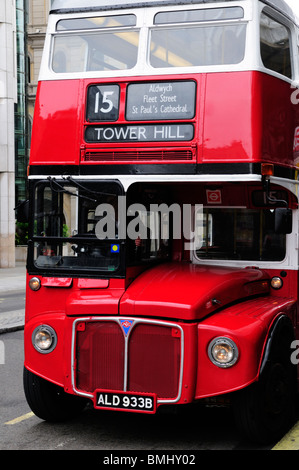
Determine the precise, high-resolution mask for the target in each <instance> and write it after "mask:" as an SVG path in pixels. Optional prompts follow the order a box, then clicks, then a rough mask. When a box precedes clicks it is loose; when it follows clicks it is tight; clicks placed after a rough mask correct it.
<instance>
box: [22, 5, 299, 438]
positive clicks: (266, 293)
mask: <svg viewBox="0 0 299 470" xmlns="http://www.w3.org/2000/svg"><path fill="white" fill-rule="evenodd" d="M298 38H299V29H298V26H297V25H296V19H295V17H294V15H293V13H292V11H291V10H290V8H289V7H288V6H287V5H286V4H285V3H284V1H283V0H237V1H233V0H232V1H230V0H226V1H214V0H181V1H179V2H176V1H174V0H153V1H148V0H137V1H136V0H88V1H83V0H54V1H52V6H51V11H50V15H49V23H48V29H47V34H46V39H45V45H44V52H43V58H42V63H41V69H40V77H39V83H38V90H37V97H36V105H35V113H34V122H33V130H32V140H31V154H30V163H29V168H28V183H29V242H28V260H27V292H26V318H25V331H24V342H25V364H24V390H25V394H26V398H27V401H28V403H29V405H30V407H31V409H32V410H33V412H34V413H35V414H36V415H37V416H38V417H40V418H41V419H44V420H49V421H55V420H60V421H61V420H65V419H68V418H70V417H71V416H74V414H76V413H78V412H79V411H82V410H83V409H84V407H85V406H86V404H87V403H89V405H91V406H93V407H94V408H95V409H97V410H99V413H100V412H101V410H119V411H120V412H122V411H125V412H130V413H133V412H139V413H159V412H160V411H161V410H163V408H164V409H165V408H166V407H170V406H171V407H173V406H176V407H180V410H182V411H183V407H184V405H185V408H186V405H191V404H192V406H193V405H194V406H195V407H196V406H200V405H207V404H209V403H217V402H218V403H219V404H221V403H222V404H223V403H225V404H228V405H229V406H231V408H232V410H233V413H234V416H235V420H236V426H238V428H240V429H241V430H242V432H244V434H245V436H247V437H248V438H250V439H253V440H256V441H258V442H272V441H275V440H277V439H279V438H280V437H281V436H282V435H283V433H285V432H286V430H287V429H289V428H290V426H291V425H292V423H293V421H294V419H296V403H297V402H296V400H297V398H298V395H297V393H298V362H299V361H298V345H299V324H298V323H299V313H298V289H299V281H298V259H299V258H298V257H299V252H298V250H299V238H298V225H299V220H298V170H297V161H298V158H299V107H298V102H299V90H298V87H299V54H298V47H299V40H298ZM165 419H167V418H165Z"/></svg>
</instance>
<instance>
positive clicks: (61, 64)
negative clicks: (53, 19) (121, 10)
mask: <svg viewBox="0 0 299 470" xmlns="http://www.w3.org/2000/svg"><path fill="white" fill-rule="evenodd" d="M135 24H136V17H135V15H116V16H107V17H98V18H97V17H94V18H77V19H66V20H60V21H59V22H58V23H57V26H56V30H57V31H58V32H59V34H57V35H56V36H55V37H54V43H53V56H52V57H53V58H52V69H53V71H54V72H56V73H75V72H85V71H92V70H95V71H109V70H127V69H131V68H133V67H134V66H135V65H136V62H137V51H138V42H139V31H137V30H134V29H132V26H134V25H135ZM128 27H130V29H128Z"/></svg>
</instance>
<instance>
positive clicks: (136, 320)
mask: <svg viewBox="0 0 299 470" xmlns="http://www.w3.org/2000/svg"><path fill="white" fill-rule="evenodd" d="M122 320H129V321H132V322H133V323H132V326H131V328H130V330H129V332H128V334H125V332H124V330H123V328H122V325H121V321H122ZM90 321H114V322H115V323H118V325H119V327H120V329H121V331H122V332H123V335H124V338H125V351H124V352H125V354H124V356H125V359H124V360H125V364H124V391H127V372H128V340H129V337H130V334H131V331H132V330H133V329H134V327H135V326H136V325H138V324H140V323H143V324H144V323H147V324H154V325H161V326H168V327H172V328H177V329H179V330H180V333H181V360H180V375H179V383H178V394H177V396H176V398H173V399H158V400H157V404H162V403H163V404H164V403H177V402H178V401H179V400H180V398H181V395H182V384H183V372H184V347H185V343H184V330H183V328H182V327H181V326H180V325H178V324H177V323H173V322H168V321H162V320H148V319H144V318H133V317H110V316H109V317H93V316H90V317H82V318H77V319H76V320H74V322H73V328H72V342H71V347H72V351H71V380H72V388H73V391H74V392H75V393H76V394H77V395H80V396H83V397H88V398H92V399H93V397H94V394H93V393H87V392H82V391H80V390H78V389H77V388H76V383H75V362H76V354H75V337H76V325H77V323H79V322H90Z"/></svg>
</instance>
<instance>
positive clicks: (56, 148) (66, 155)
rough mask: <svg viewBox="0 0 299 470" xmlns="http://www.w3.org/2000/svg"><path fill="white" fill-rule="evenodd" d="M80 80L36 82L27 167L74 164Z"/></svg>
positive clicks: (79, 120)
mask: <svg viewBox="0 0 299 470" xmlns="http://www.w3.org/2000/svg"><path fill="white" fill-rule="evenodd" d="M80 83H81V82H80V81H79V80H66V81H63V80H57V81H44V82H39V85H38V90H37V97H36V104H35V110H34V123H33V128H32V140H31V154H30V164H31V165H43V164H47V165H53V164H60V165H63V164H68V165H78V164H79V156H80V144H79V142H80V135H79V133H80V122H81V119H80V118H81V107H80V103H82V100H81V99H80Z"/></svg>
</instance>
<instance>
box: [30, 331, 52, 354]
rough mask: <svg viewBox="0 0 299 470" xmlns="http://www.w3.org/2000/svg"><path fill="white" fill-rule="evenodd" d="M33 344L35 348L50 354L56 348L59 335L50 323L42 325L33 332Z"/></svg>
mask: <svg viewBox="0 0 299 470" xmlns="http://www.w3.org/2000/svg"><path fill="white" fill-rule="evenodd" d="M32 344H33V346H34V347H35V349H36V350H37V351H38V352H40V353H43V354H48V353H50V352H52V351H53V349H55V347H56V344H57V335H56V332H55V330H54V329H53V328H52V327H51V326H49V325H40V326H38V327H37V328H35V330H34V331H33V333H32Z"/></svg>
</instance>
